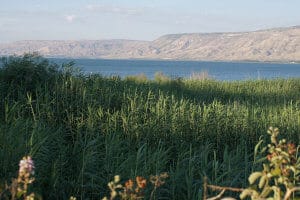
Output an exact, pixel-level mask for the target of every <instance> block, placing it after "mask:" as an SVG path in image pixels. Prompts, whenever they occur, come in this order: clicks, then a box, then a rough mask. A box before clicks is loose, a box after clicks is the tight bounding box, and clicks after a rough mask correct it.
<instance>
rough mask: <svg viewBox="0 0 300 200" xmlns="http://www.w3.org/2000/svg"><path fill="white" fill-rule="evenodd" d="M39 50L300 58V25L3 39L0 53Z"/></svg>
mask: <svg viewBox="0 0 300 200" xmlns="http://www.w3.org/2000/svg"><path fill="white" fill-rule="evenodd" d="M33 51H38V52H40V53H41V54H42V55H45V56H49V57H73V58H138V59H141V58H143V59H177V60H180V59H187V60H223V61H231V60H233V61H245V60H247V61H300V26H295V27H290V28H276V29H269V30H261V31H254V32H237V33H192V34H172V35H165V36H162V37H160V38H158V39H156V40H154V41H134V40H81V41H49V40H46V41H18V42H13V43H8V44H1V43H0V55H11V54H23V53H24V52H33Z"/></svg>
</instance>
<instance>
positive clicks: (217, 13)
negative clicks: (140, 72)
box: [0, 0, 300, 43]
mask: <svg viewBox="0 0 300 200" xmlns="http://www.w3.org/2000/svg"><path fill="white" fill-rule="evenodd" d="M1 1H3V0H0V2H1ZM299 7H300V1H296V0H286V1H282V0H264V1H262V0H253V1H251V2H250V1H248V2H242V1H238V0H227V1H226V2H219V1H218V0H211V1H202V0H198V1H197V0H186V1H182V0H172V1H171V0H165V1H159V0H149V1H146V0H139V1H138V0H123V1H121V0H115V1H112V0H110V1H109V0H101V1H99V0H98V1H97V0H85V1H84V0H74V1H71V0H64V1H59V0H52V1H51V2H45V1H42V0H27V1H22V0H11V1H6V2H1V8H0V43H3V42H13V41H20V40H105V39H130V40H146V41H151V40H154V39H156V38H158V37H160V36H162V35H166V34H179V33H211V32H245V31H256V30H261V29H270V28H278V27H290V26H299V25H300V12H298V8H299Z"/></svg>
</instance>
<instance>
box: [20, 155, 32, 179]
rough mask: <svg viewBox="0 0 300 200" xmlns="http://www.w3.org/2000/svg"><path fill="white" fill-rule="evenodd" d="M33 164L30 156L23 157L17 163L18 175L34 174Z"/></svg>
mask: <svg viewBox="0 0 300 200" xmlns="http://www.w3.org/2000/svg"><path fill="white" fill-rule="evenodd" d="M34 168H35V167H34V162H33V160H32V158H31V157H30V156H27V157H23V159H22V160H20V163H19V173H28V174H31V175H33V174H34Z"/></svg>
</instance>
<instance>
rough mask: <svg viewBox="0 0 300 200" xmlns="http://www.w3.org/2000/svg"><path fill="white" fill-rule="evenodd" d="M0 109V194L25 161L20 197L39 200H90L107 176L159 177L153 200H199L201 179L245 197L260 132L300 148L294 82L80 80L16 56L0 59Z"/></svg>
mask: <svg viewBox="0 0 300 200" xmlns="http://www.w3.org/2000/svg"><path fill="white" fill-rule="evenodd" d="M195 76H196V75H195ZM0 105H1V107H0V138H1V140H0V162H1V165H0V188H3V186H5V184H6V183H7V184H10V183H11V178H12V177H16V176H17V174H16V172H17V171H18V166H17V165H16V163H18V162H19V160H20V158H22V157H23V156H24V155H29V156H30V158H32V159H33V160H34V161H35V163H34V164H35V165H34V167H35V172H36V173H35V180H34V182H33V184H32V187H31V188H29V189H28V190H29V191H28V192H29V194H30V191H31V190H34V191H36V192H37V193H38V194H39V196H40V198H42V199H69V198H70V197H71V196H72V197H74V198H75V197H76V198H77V199H100V198H101V197H104V196H107V195H108V194H109V192H110V190H109V188H108V187H107V183H109V182H110V181H111V180H114V177H115V175H120V176H121V177H122V179H123V180H133V179H134V178H135V177H149V176H150V175H159V174H161V173H163V172H166V173H167V174H168V178H167V179H166V180H165V182H164V184H163V185H162V186H161V187H160V188H159V189H158V190H157V191H156V194H155V195H156V199H178V200H179V199H202V197H203V190H202V185H203V180H204V177H207V179H208V182H209V183H210V184H213V185H221V186H228V187H233V188H235V187H238V188H247V186H248V180H247V178H248V177H249V175H250V174H251V173H252V172H255V171H260V170H262V168H261V163H257V162H254V153H253V150H254V148H255V145H256V144H257V142H258V141H260V140H261V139H266V134H265V132H266V130H267V129H268V127H269V126H274V127H278V128H279V129H280V131H281V132H282V133H284V134H283V137H284V138H286V139H287V140H288V141H293V142H294V143H299V140H300V138H299V133H300V109H299V108H300V79H297V78H294V79H275V80H255V81H254V80H248V81H237V82H221V81H216V80H213V79H210V78H209V75H207V74H205V73H204V74H202V75H201V76H196V78H194V79H181V78H178V79H170V78H168V77H166V76H164V75H163V74H159V73H158V74H157V75H156V77H155V79H154V80H148V79H147V78H145V77H144V76H142V75H141V76H132V77H127V78H124V79H121V78H120V77H117V76H112V77H103V76H101V75H97V74H92V75H87V76H86V75H83V74H82V73H80V71H77V70H76V68H74V63H65V64H63V65H62V66H58V65H56V64H54V63H51V62H49V60H47V59H45V58H43V57H41V56H39V55H37V54H24V55H23V56H12V57H4V58H2V67H1V68H0ZM121 184H125V182H122V180H121ZM0 193H1V191H0ZM147 195H148V196H147ZM150 195H151V191H147V190H146V191H145V196H146V197H149V196H150ZM209 195H210V194H209ZM227 195H228V196H234V195H236V194H234V193H230V192H229V193H227ZM158 197H159V198H158ZM235 197H236V196H235ZM146 199H147V198H146Z"/></svg>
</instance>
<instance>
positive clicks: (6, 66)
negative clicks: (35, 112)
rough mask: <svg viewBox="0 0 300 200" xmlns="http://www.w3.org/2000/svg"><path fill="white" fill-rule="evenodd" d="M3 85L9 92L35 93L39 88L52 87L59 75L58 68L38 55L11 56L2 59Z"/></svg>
mask: <svg viewBox="0 0 300 200" xmlns="http://www.w3.org/2000/svg"><path fill="white" fill-rule="evenodd" d="M1 61H2V65H1V68H0V80H1V84H3V86H5V87H6V89H8V90H15V91H19V90H24V91H27V92H31V93H32V92H35V89H36V88H37V87H43V86H44V85H47V86H48V85H50V83H51V84H53V82H55V78H57V75H58V72H59V71H58V66H57V65H56V64H52V63H49V61H48V60H47V59H45V58H43V57H41V56H39V55H38V54H25V55H23V56H20V57H19V56H10V57H3V58H2V59H1Z"/></svg>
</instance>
